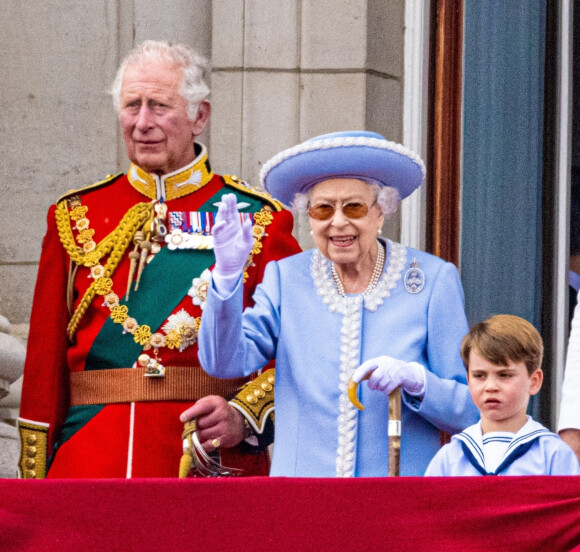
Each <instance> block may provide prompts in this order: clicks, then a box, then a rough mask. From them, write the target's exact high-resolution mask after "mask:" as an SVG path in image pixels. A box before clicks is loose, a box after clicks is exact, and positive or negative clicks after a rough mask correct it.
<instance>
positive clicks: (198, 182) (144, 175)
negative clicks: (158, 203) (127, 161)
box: [127, 144, 213, 201]
mask: <svg viewBox="0 0 580 552" xmlns="http://www.w3.org/2000/svg"><path fill="white" fill-rule="evenodd" d="M198 145H199V146H201V152H200V154H199V155H198V156H197V157H196V158H195V159H194V160H193V161H192V162H191V163H190V164H189V165H187V166H186V167H182V168H181V169H178V170H177V171H175V172H172V173H169V174H164V175H163V176H157V175H156V174H150V173H148V172H145V171H144V170H143V169H142V168H141V167H138V166H137V165H135V164H133V163H131V166H130V167H129V172H128V173H127V178H128V179H129V182H130V183H131V185H132V186H133V188H135V189H136V190H137V191H139V192H141V193H142V194H143V195H146V196H147V197H148V198H149V199H163V200H164V201H170V200H172V199H177V198H179V197H183V196H186V195H188V194H190V193H192V192H195V191H196V190H199V189H200V188H201V187H202V186H205V185H206V184H207V183H208V182H209V181H210V180H211V179H212V178H213V172H212V170H211V167H210V165H209V162H208V159H207V149H206V147H205V146H204V145H203V144H198Z"/></svg>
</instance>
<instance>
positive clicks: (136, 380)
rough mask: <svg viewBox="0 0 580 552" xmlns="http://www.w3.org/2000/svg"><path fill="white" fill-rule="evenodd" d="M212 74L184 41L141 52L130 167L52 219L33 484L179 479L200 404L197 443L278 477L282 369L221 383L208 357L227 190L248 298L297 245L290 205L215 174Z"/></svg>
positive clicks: (26, 423) (129, 112)
mask: <svg viewBox="0 0 580 552" xmlns="http://www.w3.org/2000/svg"><path fill="white" fill-rule="evenodd" d="M204 69H205V60H203V58H201V57H199V56H198V55H197V54H195V53H194V52H192V51H191V50H190V49H188V48H186V47H184V46H180V45H178V46H169V45H168V44H167V43H164V42H154V41H147V42H144V43H143V44H142V45H141V46H140V47H138V48H136V49H135V50H134V51H133V52H131V53H130V54H129V56H128V57H127V58H126V59H125V60H124V62H123V64H122V65H121V67H120V69H119V72H118V74H117V78H116V80H115V83H114V84H113V90H112V92H113V99H114V101H115V104H116V107H117V109H118V113H119V120H120V123H121V127H122V130H123V137H124V140H125V145H126V150H127V155H128V157H129V160H130V161H131V165H130V168H129V170H128V172H127V174H121V175H116V176H113V177H108V178H107V179H105V180H103V181H102V182H97V183H96V184H93V185H92V186H89V187H87V188H83V189H79V190H76V191H71V192H69V193H67V194H66V195H65V196H63V197H62V198H60V199H59V200H58V201H57V203H56V204H55V205H54V206H52V207H51V208H50V210H49V213H48V228H47V234H46V237H45V239H44V243H43V249H42V255H41V259H40V266H39V272H38V280H37V284H36V290H35V295H34V303H33V308H32V315H31V322H30V335H29V341H28V353H27V359H26V365H25V371H24V383H23V390H22V403H21V410H20V418H19V432H20V439H21V455H20V460H19V472H20V475H21V476H22V477H25V478H42V477H82V478H85V477H116V478H125V477H127V478H129V477H176V476H177V474H178V471H179V465H180V458H181V456H182V452H183V450H182V440H181V439H182V430H183V424H182V423H181V422H180V419H179V416H180V414H181V412H183V411H184V410H185V409H187V408H188V407H191V405H192V404H193V403H195V407H194V412H193V414H194V417H196V419H197V429H198V431H197V434H196V438H197V440H198V443H197V445H198V449H203V451H205V452H207V453H210V452H209V451H212V452H211V453H210V454H214V455H215V454H216V453H217V457H216V458H214V460H215V461H217V462H220V461H221V463H222V464H223V465H226V466H231V467H233V468H241V469H243V474H244V475H257V474H266V473H267V470H268V459H267V457H265V455H264V454H261V453H256V452H255V451H256V450H261V448H260V447H258V448H257V449H256V448H253V447H252V446H251V445H250V444H248V443H249V442H251V441H252V439H255V436H253V435H252V434H253V433H261V432H262V431H263V429H264V427H265V426H266V425H267V422H266V420H267V415H268V413H269V412H271V411H272V402H273V390H272V385H273V377H272V375H271V374H264V375H263V377H262V380H260V379H258V380H254V381H252V382H245V381H244V380H216V379H213V378H210V377H208V376H206V375H205V373H204V372H203V371H202V370H201V368H200V367H199V362H198V359H197V343H196V337H197V331H198V328H199V325H200V321H201V316H202V311H203V307H204V305H205V299H206V293H205V292H206V288H207V284H208V282H209V271H210V270H211V268H212V267H213V264H214V255H213V252H212V246H213V242H212V237H211V228H212V225H213V216H214V213H215V212H216V211H217V206H218V205H219V202H220V199H221V197H222V194H224V193H232V192H233V193H235V194H236V196H237V198H238V206H239V208H240V212H241V213H242V214H241V217H242V218H249V219H250V220H252V222H253V225H254V247H253V249H252V252H251V254H250V257H249V258H248V261H247V264H246V272H245V287H246V292H245V301H246V302H249V301H250V300H251V296H252V293H253V290H254V288H255V286H256V285H257V283H258V282H259V281H260V280H261V278H262V274H263V271H264V268H265V265H266V264H267V262H268V261H270V260H273V259H279V258H282V257H285V256H287V255H291V254H293V253H296V252H297V251H299V246H298V244H297V242H296V241H295V240H294V238H293V237H292V235H291V229H292V217H291V215H290V214H289V212H288V211H284V210H283V209H282V206H281V204H280V203H278V202H277V201H275V200H274V199H273V198H271V197H270V196H269V195H267V194H265V193H263V192H260V191H258V190H255V189H251V188H250V187H248V186H247V185H246V184H245V183H243V182H241V181H240V180H238V179H237V178H236V177H233V176H220V175H217V174H214V173H213V172H212V169H211V167H210V164H209V161H208V156H207V152H206V148H205V147H204V146H203V145H202V144H200V143H198V142H196V141H195V139H196V138H197V137H198V136H199V135H200V134H201V132H202V131H203V129H204V128H205V126H206V124H207V122H208V120H209V117H210V104H209V102H208V101H207V99H206V98H207V95H208V94H209V90H208V88H207V86H206V84H205V82H204V79H203V73H204ZM227 399H231V400H230V401H228V400H227ZM189 414H191V412H190V413H189ZM220 455H221V457H220ZM202 459H203V453H202ZM202 463H203V462H202Z"/></svg>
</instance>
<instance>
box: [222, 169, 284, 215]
mask: <svg viewBox="0 0 580 552" xmlns="http://www.w3.org/2000/svg"><path fill="white" fill-rule="evenodd" d="M222 178H223V179H224V182H225V184H226V186H230V187H232V188H235V189H236V190H238V191H240V192H242V193H244V194H247V195H250V196H252V197H257V198H259V199H261V200H262V201H265V202H266V203H267V204H268V205H269V206H270V207H272V209H273V210H274V211H283V210H284V209H285V207H284V204H283V203H282V202H281V201H278V200H277V199H275V198H274V197H272V196H271V195H270V194H269V193H268V192H265V191H264V190H259V189H258V188H256V187H254V186H250V185H249V184H248V183H247V182H244V181H243V180H240V179H239V178H238V177H237V176H233V175H230V174H223V175H222Z"/></svg>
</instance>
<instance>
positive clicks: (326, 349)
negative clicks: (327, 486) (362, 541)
mask: <svg viewBox="0 0 580 552" xmlns="http://www.w3.org/2000/svg"><path fill="white" fill-rule="evenodd" d="M386 245H387V258H386V262H385V268H384V271H383V275H382V277H381V279H380V281H379V283H378V285H377V286H376V287H375V288H374V290H373V291H372V292H371V293H370V294H368V295H367V296H366V297H363V295H362V294H359V295H347V296H341V295H339V294H338V291H337V289H336V286H335V285H334V282H333V280H332V276H331V270H330V262H329V261H328V260H327V259H326V258H325V257H323V256H322V255H321V254H320V252H319V251H318V250H316V249H314V250H309V251H305V252H303V253H299V254H298V255H294V256H292V257H288V258H286V259H283V260H281V261H276V262H271V263H269V264H268V265H267V267H266V272H265V275H264V278H263V281H262V283H261V284H260V285H259V286H258V287H257V289H256V292H255V294H254V300H255V306H254V307H252V308H248V309H246V310H245V312H244V313H243V316H242V299H243V298H242V287H241V279H240V281H238V284H237V287H236V289H235V290H234V292H233V293H232V294H231V295H230V296H229V297H220V296H219V295H218V294H217V292H216V290H215V287H214V286H213V285H212V286H211V288H210V290H209V291H208V298H207V304H206V306H205V308H204V313H203V317H202V324H201V329H200V333H199V336H198V340H199V358H200V361H201V364H202V366H203V368H204V369H205V370H206V371H207V372H208V373H209V374H211V375H213V376H217V377H221V378H233V377H238V376H241V375H247V374H251V373H252V372H254V371H255V370H258V369H259V368H261V367H262V366H264V365H265V364H266V363H267V362H268V361H269V360H270V359H273V358H274V359H275V360H276V385H275V406H276V435H275V443H274V456H273V460H272V469H271V475H275V476H304V477H305V476H313V477H334V476H339V477H348V476H368V477H373V476H386V475H387V474H388V438H387V425H388V418H389V416H388V399H387V397H386V396H385V395H383V394H382V393H380V392H378V391H371V390H369V389H368V387H367V385H366V383H364V382H363V383H362V384H361V385H360V386H359V396H360V399H361V401H362V403H363V404H364V406H365V407H366V409H365V410H364V411H362V412H361V411H359V410H357V409H356V408H355V407H354V406H353V405H352V404H351V403H350V401H349V400H348V395H347V383H348V380H349V378H350V375H351V374H352V372H353V371H354V370H355V369H356V367H357V366H358V365H359V364H360V363H362V362H363V361H365V360H367V359H370V358H373V357H377V356H380V355H389V356H391V357H395V358H398V359H402V360H405V361H409V362H410V361H416V362H420V363H421V364H422V365H423V366H425V367H426V368H427V381H426V388H425V396H424V398H423V399H422V400H419V399H417V398H415V397H412V396H410V395H408V394H406V393H403V407H402V447H401V475H423V473H424V471H425V469H426V467H427V465H428V463H429V461H430V460H431V458H432V457H433V456H434V455H435V453H436V452H437V450H438V449H439V447H440V430H443V431H445V432H449V433H456V432H458V431H460V430H462V429H463V428H465V427H467V426H469V425H471V424H473V423H474V422H475V421H476V420H477V418H478V413H477V410H476V409H475V406H474V405H473V402H472V400H471V397H470V395H469V392H468V389H467V385H466V379H465V368H464V366H463V363H462V361H461V357H460V353H459V348H460V343H461V339H462V338H463V336H464V335H465V334H466V332H467V330H468V327H467V322H466V319H465V313H464V304H463V290H462V287H461V282H460V280H459V274H458V272H457V269H456V268H455V266H454V265H453V264H451V263H446V262H444V261H443V260H441V259H439V258H437V257H434V256H433V255H429V254H427V253H424V252H421V251H417V250H414V249H410V248H406V247H404V246H402V245H400V244H397V243H394V242H391V241H387V242H386ZM413 261H416V263H418V267H417V266H416V267H415V268H419V270H420V271H422V273H423V275H424V278H423V279H422V282H421V281H420V280H421V278H419V281H417V279H416V276H417V271H416V270H415V271H414V272H413V271H411V272H408V271H409V269H410V268H411V264H410V263H411V262H413ZM411 276H415V281H414V282H413V281H412V278H411ZM405 282H407V285H405ZM421 284H422V289H420V288H421ZM418 289H420V291H418V292H417V290H418ZM413 291H414V292H413Z"/></svg>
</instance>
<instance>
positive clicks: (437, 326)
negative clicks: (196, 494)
mask: <svg viewBox="0 0 580 552" xmlns="http://www.w3.org/2000/svg"><path fill="white" fill-rule="evenodd" d="M434 277H435V281H434V284H433V291H432V294H431V298H430V301H429V307H428V309H429V310H428V314H427V324H428V328H427V356H428V361H429V364H428V366H426V368H427V370H426V382H425V395H424V397H423V398H422V399H419V398H417V397H413V396H411V395H409V394H407V393H403V398H404V400H405V402H406V404H407V406H409V408H411V409H412V410H414V411H415V412H417V413H419V414H420V415H421V416H423V418H425V419H426V420H428V421H429V422H431V423H432V424H433V425H434V426H436V427H437V428H439V429H441V430H443V431H446V432H448V433H452V434H453V433H457V432H458V431H461V430H462V429H465V428H466V427H467V426H470V425H472V424H474V423H475V422H476V421H477V420H478V419H479V413H478V412H477V409H476V408H475V405H474V404H473V401H472V399H471V395H470V394H469V390H468V388H467V380H466V374H465V367H464V365H463V361H462V360H461V354H460V347H461V340H462V339H463V336H464V335H465V334H466V333H467V331H468V325H467V320H466V318H465V310H464V299H463V288H462V286H461V281H460V279H459V273H458V271H457V268H456V267H455V265H453V264H451V263H445V264H443V265H442V266H441V268H440V269H439V270H438V271H437V273H436V274H435V275H434Z"/></svg>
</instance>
